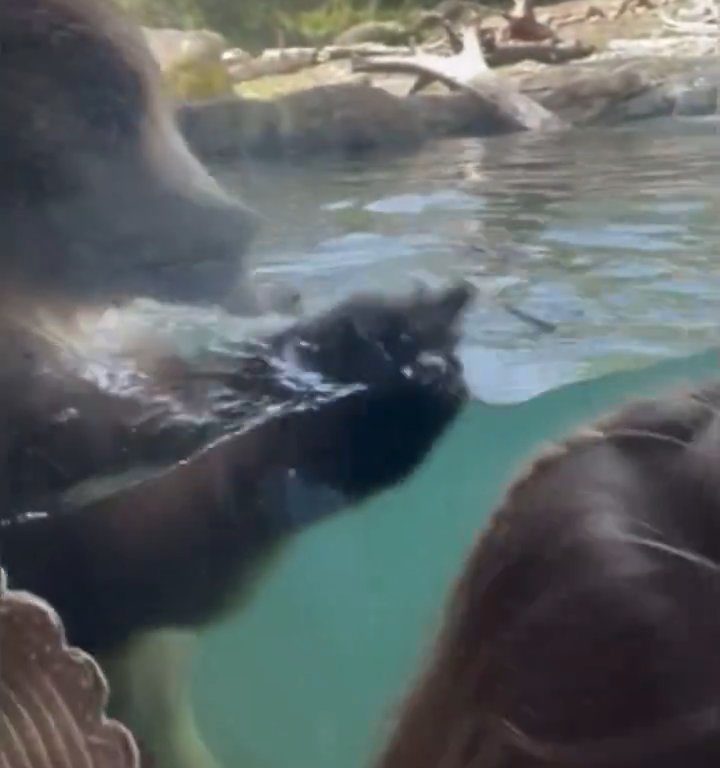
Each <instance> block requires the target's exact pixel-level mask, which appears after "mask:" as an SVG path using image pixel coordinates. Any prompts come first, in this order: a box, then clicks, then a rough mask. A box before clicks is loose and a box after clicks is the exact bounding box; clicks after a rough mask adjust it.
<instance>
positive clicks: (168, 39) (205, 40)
mask: <svg viewBox="0 0 720 768" xmlns="http://www.w3.org/2000/svg"><path fill="white" fill-rule="evenodd" d="M143 33H144V35H145V40H146V42H147V44H148V45H149V47H150V50H151V51H152V54H153V56H154V57H155V59H156V61H157V62H158V64H159V65H160V69H161V70H162V71H163V72H166V71H168V70H171V69H174V68H175V67H178V66H183V65H185V64H191V63H196V62H201V61H205V62H207V61H221V60H222V55H223V53H224V52H225V51H226V50H227V47H228V44H227V41H226V40H225V38H224V37H223V36H222V35H221V34H219V33H218V32H212V31H210V30H208V29H198V30H194V31H191V32H187V31H185V30H181V29H167V28H166V29H152V28H150V27H144V28H143Z"/></svg>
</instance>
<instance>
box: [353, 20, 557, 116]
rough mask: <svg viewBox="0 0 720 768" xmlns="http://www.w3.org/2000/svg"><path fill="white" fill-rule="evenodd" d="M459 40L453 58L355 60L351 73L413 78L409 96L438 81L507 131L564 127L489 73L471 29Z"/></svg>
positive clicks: (424, 56) (425, 55) (425, 56)
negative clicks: (475, 104)
mask: <svg viewBox="0 0 720 768" xmlns="http://www.w3.org/2000/svg"><path fill="white" fill-rule="evenodd" d="M461 38H462V43H463V49H462V51H461V52H460V53H457V54H455V55H454V56H438V55H435V54H430V53H423V52H420V53H416V54H415V55H413V56H402V57H395V56H385V57H382V58H367V57H356V58H355V59H353V71H355V72H387V73H398V72H405V73H408V74H413V75H416V76H417V78H418V79H417V81H416V83H415V85H413V88H412V90H411V93H416V92H417V91H419V90H421V88H422V87H425V85H427V84H429V83H431V82H433V81H438V82H440V83H443V84H444V85H445V86H447V87H448V88H449V89H450V90H453V91H459V92H462V93H466V94H469V95H471V96H472V97H473V98H474V99H477V100H478V101H479V102H481V104H482V106H483V107H484V108H485V109H487V110H488V111H489V112H491V113H494V114H495V116H496V118H497V119H498V120H499V121H501V122H502V123H504V124H505V125H506V126H507V127H508V128H510V129H515V130H548V129H557V128H560V127H562V126H563V125H564V124H563V122H562V121H561V120H560V118H558V117H557V115H554V114H553V113H552V112H549V111H548V110H547V109H545V107H543V106H541V105H540V104H538V103H537V102H536V101H533V99H531V98H529V97H528V96H525V95H524V94H522V93H520V92H519V91H518V90H517V89H516V88H515V87H514V86H513V85H512V84H511V83H509V82H507V81H505V80H502V79H500V78H498V77H497V76H496V75H494V74H493V73H491V72H490V70H489V67H488V63H487V61H486V60H485V56H484V54H483V51H482V48H481V46H480V40H479V38H478V34H477V32H476V30H475V29H474V28H471V27H467V28H465V29H464V30H463V32H462V35H461Z"/></svg>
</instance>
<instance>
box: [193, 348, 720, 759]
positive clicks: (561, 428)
mask: <svg viewBox="0 0 720 768" xmlns="http://www.w3.org/2000/svg"><path fill="white" fill-rule="evenodd" d="M719 359H720V358H719V357H718V353H717V352H712V353H706V354H702V355H698V356H694V357H690V358H685V359H678V360H673V361H669V362H666V363H662V364H659V365H656V366H654V367H650V368H647V369H643V370H639V371H633V372H625V373H615V374H609V375H606V376H605V377H602V378H597V379H595V380H592V381H588V382H580V383H575V384H571V385H567V386H565V387H562V388H559V389H556V390H554V391H552V392H549V393H546V394H543V395H540V396H538V397H536V398H533V399H531V400H528V401H526V402H523V403H518V404H516V405H509V406H497V405H495V406H493V405H486V404H483V403H479V402H477V403H474V404H473V405H472V406H471V407H470V408H469V409H468V411H467V413H466V414H465V416H464V418H462V419H461V420H460V421H459V422H458V423H457V424H456V426H455V428H454V429H453V430H452V431H451V432H450V433H449V434H448V435H447V437H446V439H445V440H444V441H443V443H442V445H441V446H440V447H439V449H438V450H437V451H436V453H435V454H434V455H433V456H432V458H431V459H430V461H429V462H428V463H427V464H426V465H425V467H424V468H423V470H422V471H421V472H419V473H418V474H417V475H416V476H415V477H414V478H413V479H412V480H411V481H410V482H409V483H408V484H407V485H405V486H404V487H403V488H401V489H399V490H396V491H394V492H391V493H388V494H387V495H385V496H384V497H383V498H380V499H377V500H375V501H374V502H373V503H371V504H368V505H366V507H365V508H363V509H359V510H356V511H354V512H353V513H351V514H348V515H346V516H345V517H343V518H339V519H336V520H334V521H331V522H329V523H327V524H324V525H321V526H318V527H316V528H314V529H313V530H311V531H308V532H307V533H305V534H304V535H302V536H301V537H300V538H299V539H298V540H297V541H296V542H295V543H294V545H293V546H292V547H291V548H290V549H289V550H288V551H287V552H286V554H285V556H284V557H283V558H282V559H281V560H280V562H279V563H278V564H277V567H275V568H274V570H273V572H272V573H270V574H268V578H267V580H266V582H265V583H264V585H263V586H262V587H261V588H260V589H259V590H258V593H257V594H256V596H255V599H254V600H253V602H252V603H251V604H250V605H249V606H247V607H246V608H245V609H244V610H243V611H242V612H241V614H240V615H238V616H236V617H235V619H234V620H232V621H230V622H228V623H227V624H225V625H224V626H222V627H219V628H217V629H215V630H214V631H212V632H211V633H209V634H208V636H207V637H206V639H205V640H204V642H203V644H202V647H201V652H200V656H199V658H198V661H197V664H196V667H195V675H194V678H195V683H194V699H195V704H196V706H197V711H198V714H199V721H200V726H201V728H202V730H203V731H204V734H205V736H206V738H207V739H208V741H209V743H210V746H211V748H212V749H213V750H214V751H215V753H216V754H217V756H218V757H219V758H220V759H221V760H223V761H224V765H225V766H227V768H244V767H245V766H247V768H356V767H357V768H359V767H360V766H364V765H368V763H369V761H370V759H371V757H372V755H373V752H374V750H376V749H377V748H378V744H379V743H380V740H381V739H382V734H383V732H384V731H383V728H384V724H385V723H386V722H387V716H388V715H389V714H390V713H391V710H392V705H393V703H394V702H395V701H397V699H398V697H399V696H400V695H401V693H402V691H403V690H404V688H405V686H406V685H407V684H408V681H409V680H410V678H411V675H412V671H413V670H414V669H415V668H416V667H417V664H418V662H419V659H420V658H421V655H422V651H423V649H424V648H426V647H427V644H428V642H429V641H430V639H431V637H432V633H433V629H434V627H435V626H436V622H437V619H438V615H439V611H440V609H441V606H442V600H443V596H444V595H445V593H446V591H447V590H448V589H449V587H450V584H451V583H452V580H453V577H454V575H455V574H456V573H457V572H458V570H459V568H460V565H461V563H462V560H463V556H464V555H465V553H466V552H467V551H468V548H469V547H470V544H471V542H472V540H473V538H474V537H475V535H476V534H477V532H478V530H479V529H480V528H481V526H482V524H483V522H484V521H485V520H486V519H487V516H488V514H489V512H490V510H491V509H492V507H493V505H494V504H495V502H496V501H497V500H498V498H499V495H500V494H501V492H502V487H503V485H504V484H505V483H506V482H507V481H508V480H509V479H510V478H511V477H512V476H513V474H514V472H515V471H516V469H517V467H518V465H519V463H520V462H522V461H523V460H524V459H526V458H527V457H528V456H529V455H530V454H531V452H532V451H533V450H534V449H535V448H536V447H537V446H538V444H540V443H542V442H544V441H546V440H548V439H551V438H553V437H554V436H558V435H562V434H563V433H565V432H566V431H567V430H568V429H570V428H572V426H573V425H575V424H577V423H578V422H582V421H584V420H586V419H588V418H590V417H592V416H594V415H596V414H598V413H599V412H602V411H603V410H605V409H606V408H608V407H610V406H611V405H613V404H616V403H618V402H622V401H623V400H625V399H627V398H628V397H631V396H637V395H639V394H643V393H650V394H652V393H654V392H657V391H662V389H664V388H666V387H668V386H671V385H677V384H680V383H684V382H688V381H698V380H701V379H703V378H706V377H709V376H713V375H715V374H716V373H717V368H718V361H719Z"/></svg>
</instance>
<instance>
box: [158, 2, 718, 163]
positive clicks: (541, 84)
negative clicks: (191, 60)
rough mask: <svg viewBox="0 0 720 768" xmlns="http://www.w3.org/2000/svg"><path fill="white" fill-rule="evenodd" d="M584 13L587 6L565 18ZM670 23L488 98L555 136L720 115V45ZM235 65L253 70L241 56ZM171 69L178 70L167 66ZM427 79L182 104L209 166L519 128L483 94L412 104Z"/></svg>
mask: <svg viewBox="0 0 720 768" xmlns="http://www.w3.org/2000/svg"><path fill="white" fill-rule="evenodd" d="M573 2H574V3H575V5H577V3H578V0H569V2H566V3H561V4H558V6H557V7H558V8H562V7H567V6H568V5H570V4H572V3H573ZM580 2H582V0H580ZM592 7H593V8H594V7H595V6H592ZM648 13H655V11H648ZM663 14H664V11H663V10H662V9H658V12H657V15H658V18H656V19H655V20H651V19H650V18H649V17H648V15H647V14H645V15H644V16H645V17H644V18H643V19H642V20H641V21H642V23H641V24H640V25H639V26H638V27H637V28H633V25H632V23H630V24H628V23H624V24H623V25H622V27H621V29H622V31H623V32H624V33H626V36H625V37H623V36H620V35H618V34H617V33H618V32H619V29H616V30H613V29H612V25H608V28H607V29H606V30H604V34H605V35H606V37H607V39H606V40H605V41H604V43H603V44H602V46H601V47H600V49H599V51H598V52H597V53H594V54H593V55H591V56H587V57H585V58H581V59H577V60H573V61H567V62H565V63H559V64H542V63H539V62H537V61H533V62H522V63H519V64H516V65H513V66H505V67H499V68H497V69H493V70H488V72H487V75H485V74H484V73H483V77H482V78H481V79H482V81H483V83H484V84H485V85H484V86H483V87H486V86H487V84H488V83H490V84H491V85H492V88H493V89H494V90H495V91H496V92H497V91H499V90H503V89H504V90H507V92H508V93H510V94H515V95H514V96H511V99H515V98H517V99H525V100H526V101H527V102H528V103H531V104H536V105H538V107H537V108H538V110H540V111H541V112H542V113H544V114H547V115H552V116H553V117H557V123H558V124H557V125H551V127H552V128H558V127H560V126H562V127H563V128H570V127H582V126H589V125H617V124H620V123H625V122H629V121H637V120H642V119H649V118H658V117H669V116H683V117H686V116H695V117H697V116H712V115H716V114H717V113H718V109H719V103H718V102H719V98H720V58H719V57H718V55H717V54H718V43H719V42H720V36H718V35H715V36H708V35H702V34H701V35H698V34H696V33H693V34H684V35H683V34H680V35H678V34H671V35H667V34H663V30H662V28H661V24H660V21H659V19H660V18H663ZM580 16H581V17H582V16H583V14H582V13H581V14H580ZM585 16H587V13H585ZM665 18H666V17H665ZM588 28H589V27H588V23H587V22H585V26H581V27H580V28H579V29H578V30H577V31H578V33H579V34H580V35H582V33H583V31H585V32H587V30H588ZM628 32H629V33H630V34H627V33H628ZM164 34H165V44H166V50H167V37H168V35H167V32H166V33H164ZM186 34H189V35H192V34H194V33H186ZM201 34H207V33H201ZM211 39H212V44H213V46H214V48H213V50H214V55H216V56H217V55H220V50H221V46H220V45H219V44H218V42H217V39H216V38H211ZM151 47H152V46H151ZM185 50H187V46H186V48H185ZM197 60H198V59H197V56H196V59H195V62H197ZM234 61H240V62H241V63H242V65H243V66H246V65H247V60H245V59H243V57H242V56H239V55H238V53H237V52H235V53H234ZM255 61H258V59H256V60H255ZM161 66H162V67H163V69H164V71H167V69H168V66H167V60H166V61H165V62H161ZM194 66H197V63H195V64H194ZM214 74H215V75H216V74H217V72H216V71H215V70H214ZM416 79H417V74H414V73H402V72H401V73H393V74H385V73H379V74H374V73H373V75H372V76H369V75H367V74H358V73H357V72H356V71H355V68H354V67H353V62H352V61H351V59H349V58H346V59H343V60H338V61H328V62H324V63H318V64H315V65H314V66H312V67H311V68H308V69H305V70H303V71H302V72H290V73H281V74H280V75H279V76H278V75H276V76H275V77H274V78H273V76H272V75H270V76H268V77H262V76H260V77H259V78H255V79H253V80H252V81H251V82H245V83H243V84H242V86H241V87H239V88H233V87H231V88H230V89H229V90H228V91H227V93H223V94H221V95H219V96H215V97H212V98H195V99H189V100H185V101H184V103H183V102H181V103H179V105H178V119H179V123H180V126H181V129H182V130H183V132H184V134H185V136H186V138H187V140H188V142H189V144H190V145H191V146H192V148H193V149H194V150H195V151H196V152H197V153H198V154H200V155H201V156H203V157H205V158H208V159H213V158H218V157H227V156H232V155H251V156H260V157H278V156H287V155H293V154H308V153H313V152H340V153H354V152H361V151H366V150H374V149H389V150H392V149H398V150H402V151H407V150H412V149H413V148H416V147H419V146H420V145H422V144H423V143H425V142H427V141H430V140H433V139H437V138H444V137H453V136H458V137H460V136H464V137H467V136H477V137H484V136H489V135H494V134H498V133H507V132H509V131H512V130H518V129H519V127H518V124H517V123H516V122H514V121H513V119H508V115H507V114H506V113H505V112H504V111H503V110H502V109H498V106H497V103H496V101H493V99H492V98H491V99H490V100H487V99H485V98H484V96H483V93H482V92H481V93H480V97H478V93H476V92H475V90H474V88H463V89H461V90H455V91H448V90H447V89H446V88H444V87H443V86H438V85H436V86H433V87H430V88H427V89H425V90H423V91H422V92H419V93H412V85H413V82H414V81H415V80H416ZM278 83H279V85H278ZM541 123H542V121H541ZM525 127H527V126H525ZM534 127H535V126H532V125H531V126H530V128H531V129H533V128H534ZM538 127H541V128H543V127H545V126H544V125H543V126H540V124H538ZM520 128H523V126H522V125H520Z"/></svg>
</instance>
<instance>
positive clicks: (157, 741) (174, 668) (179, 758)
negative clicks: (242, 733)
mask: <svg viewBox="0 0 720 768" xmlns="http://www.w3.org/2000/svg"><path fill="white" fill-rule="evenodd" d="M196 643H197V636H196V635H195V633H193V632H187V631H186V632H183V631H180V630H156V631H152V632H147V633H145V634H142V635H139V636H138V637H136V638H135V639H133V640H131V641H130V642H128V643H127V644H126V645H125V646H123V647H122V648H121V649H120V650H118V651H116V652H114V653H112V654H111V655H107V656H104V657H101V659H100V662H101V665H102V668H103V669H104V671H105V674H106V675H107V677H108V681H109V684H110V714H111V715H112V717H115V718H117V719H118V720H120V721H121V722H123V723H124V724H125V725H127V726H128V728H130V729H131V731H132V732H133V734H134V736H135V738H136V739H137V741H138V746H139V747H140V752H141V755H142V766H141V768H218V764H217V762H216V761H215V759H214V758H213V756H212V755H211V753H210V751H209V750H208V748H207V747H206V746H205V744H204V743H203V740H202V738H201V736H200V734H199V732H198V728H197V725H196V723H195V717H194V714H193V711H192V704H191V701H190V667H191V663H192V656H193V651H194V650H195V646H196Z"/></svg>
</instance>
